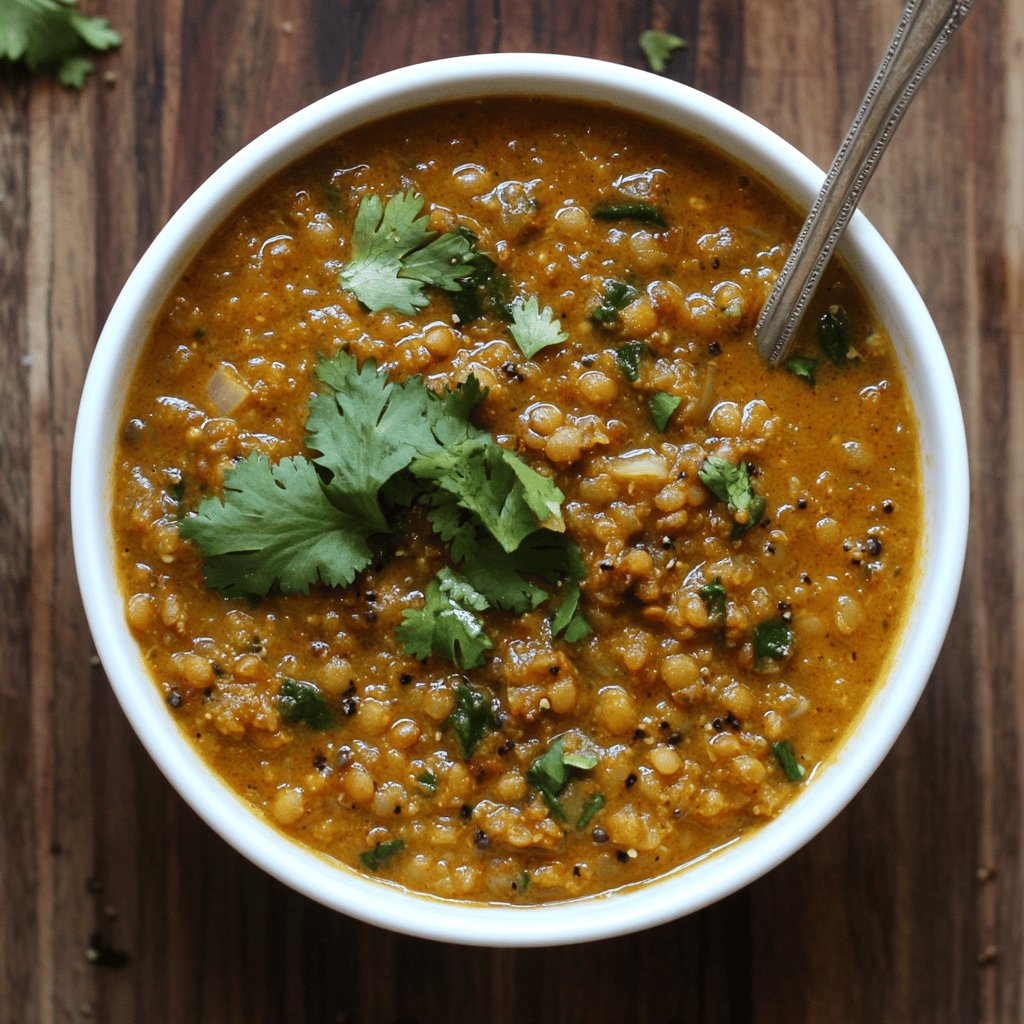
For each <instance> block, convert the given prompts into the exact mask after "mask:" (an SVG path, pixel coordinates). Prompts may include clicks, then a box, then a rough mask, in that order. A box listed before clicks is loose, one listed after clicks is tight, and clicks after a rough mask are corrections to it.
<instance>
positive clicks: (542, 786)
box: [526, 736, 600, 822]
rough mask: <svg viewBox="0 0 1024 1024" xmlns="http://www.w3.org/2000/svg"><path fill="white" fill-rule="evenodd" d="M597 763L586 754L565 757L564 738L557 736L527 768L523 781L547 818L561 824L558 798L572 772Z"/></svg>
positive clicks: (590, 755) (562, 819)
mask: <svg viewBox="0 0 1024 1024" xmlns="http://www.w3.org/2000/svg"><path fill="white" fill-rule="evenodd" d="M599 760H600V758H599V756H598V755H597V754H594V753H591V752H588V751H579V752H576V753H572V754H566V752H565V738H564V737H562V736H559V737H558V738H557V739H555V740H553V741H552V742H551V744H550V745H549V746H548V749H547V750H546V751H545V752H544V753H543V754H541V756H540V757H538V758H537V760H536V761H534V762H533V764H532V765H531V766H530V770H529V771H528V772H527V773H526V781H527V782H529V783H530V785H531V786H534V787H536V788H537V789H538V790H539V791H540V795H541V796H542V797H543V798H544V802H545V803H546V804H547V805H548V810H549V811H550V812H551V817H552V818H555V819H557V820H558V821H562V822H564V821H567V820H568V818H567V817H566V814H565V811H564V810H563V808H562V805H561V803H560V801H559V799H558V797H559V796H560V795H561V793H562V791H563V790H564V789H565V787H566V786H567V785H568V784H569V781H570V779H571V778H572V773H573V771H574V770H575V771H589V770H590V769H591V768H594V767H596V765H597V763H598V761H599Z"/></svg>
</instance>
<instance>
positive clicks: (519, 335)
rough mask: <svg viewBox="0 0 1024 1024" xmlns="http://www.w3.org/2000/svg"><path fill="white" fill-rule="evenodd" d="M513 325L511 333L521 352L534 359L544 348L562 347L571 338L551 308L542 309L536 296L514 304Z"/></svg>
mask: <svg viewBox="0 0 1024 1024" xmlns="http://www.w3.org/2000/svg"><path fill="white" fill-rule="evenodd" d="M511 310H512V323H511V324H510V325H509V331H510V332H511V334H512V337H513V339H514V340H515V343H516V344H517V345H518V346H519V351H520V352H522V353H523V355H524V356H526V358H527V359H532V358H533V356H535V355H536V354H537V353H538V352H539V351H540V350H541V349H542V348H547V347H548V345H561V344H562V342H564V341H566V340H567V339H568V337H569V335H568V334H566V333H565V331H563V330H562V329H561V327H559V324H558V319H557V317H556V316H555V314H554V313H553V312H552V311H551V307H550V306H545V307H544V308H543V309H541V308H540V303H539V302H538V301H537V299H536V296H533V295H531V296H530V297H529V298H528V299H525V300H524V299H518V300H516V301H515V302H513V303H512V306H511Z"/></svg>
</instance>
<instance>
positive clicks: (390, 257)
mask: <svg viewBox="0 0 1024 1024" xmlns="http://www.w3.org/2000/svg"><path fill="white" fill-rule="evenodd" d="M422 210H423V196H421V195H419V194H418V193H416V192H413V191H412V190H410V191H408V192H405V193H402V192H399V193H397V194H395V195H393V196H391V198H390V199H388V201H387V204H386V205H385V203H384V202H383V201H382V200H381V198H380V196H378V195H376V194H373V195H368V196H364V197H363V198H362V200H360V203H359V210H358V212H357V213H356V220H355V227H354V230H353V234H352V250H353V257H352V259H351V260H350V261H349V262H348V263H347V264H346V265H345V266H344V268H343V269H342V271H341V276H340V282H341V286H342V287H343V288H346V289H348V290H349V291H351V292H352V293H353V294H354V295H355V297H356V298H357V299H358V300H359V301H360V302H361V303H362V304H363V305H364V306H366V308H367V309H369V310H371V311H373V312H376V311H378V310H381V309H389V308H390V309H395V310H398V312H400V313H410V314H411V313H415V312H416V311H417V310H418V309H423V308H424V307H425V306H426V305H427V304H428V302H429V299H428V298H427V296H426V295H425V294H424V291H423V289H424V287H425V286H426V285H433V286H434V287H437V288H443V289H444V290H446V291H453V292H457V291H460V290H461V288H462V285H461V283H460V282H461V281H462V280H463V279H464V278H467V277H469V276H470V275H471V274H472V273H473V270H474V267H473V264H472V256H473V248H472V245H471V244H470V242H469V241H468V240H467V239H466V238H464V237H463V236H462V235H459V234H456V233H454V232H446V233H445V234H442V235H438V234H437V232H436V231H431V230H430V227H429V224H430V218H429V217H428V216H426V215H423V216H420V213H421V211H422Z"/></svg>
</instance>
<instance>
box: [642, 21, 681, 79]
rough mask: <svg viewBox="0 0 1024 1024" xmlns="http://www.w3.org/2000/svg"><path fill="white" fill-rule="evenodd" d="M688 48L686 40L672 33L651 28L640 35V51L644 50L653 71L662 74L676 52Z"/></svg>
mask: <svg viewBox="0 0 1024 1024" xmlns="http://www.w3.org/2000/svg"><path fill="white" fill-rule="evenodd" d="M685 48H686V40H685V39H682V38H681V37H679V36H676V35H673V34H672V33H671V32H659V31H658V30H657V29H653V28H649V29H647V31H646V32H641V33H640V49H641V50H643V52H644V56H645V57H646V58H647V63H648V64H650V66H651V70H652V71H656V72H658V74H661V72H663V71H664V70H665V68H666V67H667V66H668V62H669V58H670V57H671V56H672V54H673V53H675V52H676V50H682V49H685Z"/></svg>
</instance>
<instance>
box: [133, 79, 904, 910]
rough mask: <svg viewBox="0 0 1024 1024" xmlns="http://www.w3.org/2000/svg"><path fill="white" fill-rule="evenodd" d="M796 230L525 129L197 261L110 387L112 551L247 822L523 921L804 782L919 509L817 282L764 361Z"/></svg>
mask: <svg viewBox="0 0 1024 1024" xmlns="http://www.w3.org/2000/svg"><path fill="white" fill-rule="evenodd" d="M421 216H422V217H424V218H428V219H427V220H421V219H420V217H421ZM798 226H799V220H798V217H797V214H796V213H795V211H794V210H793V209H791V208H790V206H789V205H788V204H787V203H786V202H785V201H784V200H782V199H781V198H780V197H779V196H778V195H777V194H776V193H775V192H774V191H773V190H772V189H771V188H769V187H768V186H767V185H766V184H765V183H764V182H762V181H761V180H760V179H759V178H758V177H757V176H756V175H755V174H753V173H752V172H750V171H749V170H747V169H745V168H744V167H742V166H740V165H739V164H737V163H736V162H734V161H732V160H731V159H729V158H727V157H725V156H724V155H722V154H720V153H718V152H717V151H715V150H713V149H711V148H709V147H708V146H707V145H706V144H704V143H702V142H700V141H699V140H697V139H693V138H689V137H686V136H682V135H678V134H675V133H673V132H670V131H669V130H667V129H666V128H665V127H663V126H660V125H656V124H653V123H646V122H643V121H640V120H638V119H636V118H635V117H627V116H626V115H624V114H620V113H617V112H615V111H613V110H610V109H606V108H601V107H596V106H586V105H579V104H571V103H561V102H554V101H550V100H541V99H536V100H518V101H515V102H512V101H503V100H482V101H474V102H461V103H457V104H448V105H444V106H440V107H434V108H428V109H425V110H418V111H415V112H412V113H408V114H403V115H401V116H398V117H394V118H391V119H388V120H385V121H381V122H379V123H376V124H374V125H371V126H369V127H366V128H362V129H359V130H357V131H355V132H352V133H350V134H348V135H346V136H345V137H344V138H342V139H340V140H338V141H336V142H334V143H332V144H330V145H328V146H326V147H324V148H323V149H321V150H318V151H317V152H316V153H314V154H313V155H311V156H310V157H308V158H306V159H304V160H302V161H301V162H299V163H298V164H296V165H294V166H292V167H291V168H289V169H287V170H286V171H285V172H283V173H282V174H280V175H278V176H277V177H276V178H275V179H274V180H273V181H272V182H271V183H270V184H269V185H268V186H266V187H265V188H264V189H263V190H262V191H261V192H259V193H258V194H257V195H255V196H254V197H252V198H251V199H249V200H248V201H246V202H245V203H244V204H243V206H242V207H241V208H240V209H239V210H238V211H236V213H235V214H234V215H232V217H231V218H230V219H229V220H228V221H227V223H225V224H224V225H223V226H222V227H221V228H220V229H219V230H218V231H217V232H216V233H215V235H214V236H213V238H212V240H211V241H210V242H209V243H208V244H207V246H206V247H205V249H204V250H203V251H202V252H201V253H200V254H199V255H198V256H197V257H196V258H195V259H194V260H193V261H192V263H191V265H190V266H189V267H188V269H187V270H186V272H185V273H184V275H183V276H182V278H181V280H180V281H179V282H178V284H177V285H176V286H175V288H174V289H173V291H172V293H171V295H170V297H169V299H168V300H167V302H166V304H165V306H164V308H163V310H162V312H161V313H160V315H159V317H158V318H157V321H156V323H155V325H154V328H153V331H152V335H151V337H150V339H149V340H148V343H147V346H146V348H145V350H144V353H143V356H142V358H141V360H140V363H139V365H138V367H137V369H136V372H135V375H134V379H133V380H132V382H131V385H130V387H129V389H128V393H127V398H126V402H125V408H124V424H123V429H122V434H121V440H120V442H119V446H118V452H117V459H116V467H115V478H114V492H115V493H114V509H113V521H114V529H115V536H116V537H117V540H118V558H119V571H120V575H121V580H122V586H123V592H124V598H125V602H126V614H127V619H128V623H129V625H130V627H131V629H132V630H133V632H134V634H135V636H136V637H137V639H138V641H139V643H140V645H141V648H142V650H143V653H144V656H145V658H146V660H147V662H148V664H149V666H150V669H151V671H152V674H153V678H154V680H155V683H156V685H158V686H159V687H161V688H162V690H163V692H164V694H165V696H166V700H167V704H168V706H169V713H170V714H172V715H174V716H175V717H176V719H177V720H178V722H179V724H180V727H181V728H182V730H184V732H185V733H186V734H187V735H188V736H190V737H191V740H192V743H193V745H194V747H195V748H196V750H197V751H198V752H199V754H200V755H201V756H202V757H203V758H204V759H205V761H206V762H207V764H209V765H210V766H211V768H212V769H213V770H214V771H215V772H216V773H217V774H218V775H220V776H221V777H222V778H223V779H224V780H225V781H226V782H227V783H228V784H229V785H230V786H231V787H232V788H233V789H234V790H235V791H236V792H237V793H238V794H239V796H240V797H241V798H242V799H243V800H245V801H247V802H248V803H249V804H251V805H252V807H253V809H254V812H255V813H257V814H259V815H261V816H263V817H264V818H265V819H266V820H267V821H268V822H269V823H271V824H272V825H274V826H275V827H277V828H278V829H280V830H281V831H282V832H284V833H285V834H286V835H288V836H290V837H292V838H293V839H295V840H297V841H299V842H301V843H304V844H306V845H307V846H309V847H311V848H313V849H315V850H317V851H319V852H320V853H321V854H323V855H325V856H327V857H330V858H333V859H335V860H336V861H337V862H339V863H341V864H344V865H348V866H349V867H351V868H353V869H355V870H357V871H360V872H364V873H368V874H372V875H375V876H376V877H379V878H381V879H384V880H388V881H391V882H394V883H399V884H401V885H404V886H407V887H409V888H412V889H415V890H418V891H421V892H425V893H429V894H432V895H435V896H440V897H449V898H458V899H466V900H474V901H496V902H515V903H536V902H547V901H552V900H560V899H570V898H574V897H579V896H585V895H589V894H593V893H597V892H602V891H606V890H610V889H614V888H618V887H621V886H624V885H628V884H630V883H635V882H639V881H642V880H645V879H649V878H652V877H655V876H658V875H661V874H664V873H665V872H667V871H670V870H671V869H673V868H676V867H678V866H680V865H683V864H685V863H687V862H689V861H692V860H693V859H695V858H697V857H700V856H703V855H704V854H706V853H708V852H709V851H712V850H714V849H716V848H719V847H721V846H723V845H725V844H727V843H730V842H732V841H733V840H735V839H736V838H738V837H740V836H742V835H743V834H744V833H746V832H748V831H749V830H750V829H752V828H754V827H756V825H757V824H758V823H759V822H762V821H765V820H767V819H770V818H772V817H774V816H775V815H777V814H778V813H779V812H780V811H781V810H782V809H783V808H784V806H785V805H786V803H787V801H789V800H791V799H792V798H793V797H794V796H795V795H796V793H798V792H799V790H800V788H801V787H802V786H804V785H806V784H807V783H808V781H809V780H810V778H811V776H812V775H813V774H814V771H815V769H816V767H817V766H818V765H820V764H821V763H822V762H823V761H824V760H825V759H827V758H828V757H829V756H830V754H832V753H833V752H834V751H835V750H836V749H837V747H838V745H839V744H840V743H841V742H842V739H843V737H844V734H845V733H846V732H847V731H848V730H849V729H850V727H851V725H852V724H853V723H854V721H855V720H856V718H857V716H858V715H859V713H860V711H861V709H862V708H863V707H864V705H865V702H866V701H867V699H868V698H869V697H870V695H871V693H872V692H873V689H874V687H875V685H876V682H877V680H878V679H879V678H880V677H881V675H882V673H883V671H884V668H885V664H886V661H887V658H888V656H889V654H890V652H891V649H892V646H893V645H894V644H895V643H896V642H897V641H898V639H899V636H900V633H901V627H902V624H903V618H904V609H905V607H906V606H907V604H908V603H909V595H910V589H911V587H912V584H913V581H914V576H915V567H916V559H917V554H918V551H917V535H918V533H919V529H920V523H921V517H922V510H921V497H920V467H919V452H918V443H917V433H916V426H915V424H914V420H913V415H912V412H911V409H910V404H909V400H908V398H907V395H906V392H905V388H904V383H903V377H902V373H901V371H900V368H899V365H898V363H897V361H896V359H895V356H894V354H893V351H892V347H891V344H890V341H889V339H888V337H887V336H886V334H885V332H884V330H883V329H882V327H881V326H880V325H879V324H878V323H877V322H876V321H875V320H874V318H873V315H872V313H871V310H870V309H869V308H868V306H867V304H866V302H865V300H864V297H863V295H862V294H861V293H860V291H859V290H858V288H857V286H856V284H855V282H853V281H852V280H851V278H850V277H849V275H847V274H846V273H845V271H844V270H843V268H842V266H841V265H839V263H838V262H837V261H833V266H832V268H831V269H830V271H829V274H828V277H827V279H826V281H825V283H824V284H823V286H822V288H821V289H820V291H819V295H818V298H817V300H816V302H817V306H816V308H815V309H814V310H813V311H812V314H813V315H811V316H809V317H808V320H807V325H806V327H805V328H804V333H803V334H802V336H801V338H800V340H799V343H798V346H797V351H798V353H799V354H798V355H797V356H795V357H794V358H793V359H792V360H790V362H789V363H788V364H787V367H786V368H785V369H780V370H774V371H770V370H768V369H766V368H765V367H764V366H763V365H762V364H761V362H760V361H759V358H758V356H757V352H756V350H755V348H754V345H753V342H752V330H753V325H754V322H755V321H756V318H757V314H758V312H759V310H760V308H761V305H762V303H763V301H764V299H765V297H766V295H767V292H768V290H769V289H770V287H771V284H772V282H773V280H774V278H775V276H776V273H777V271H778V269H779V268H780V267H781V265H782V262H783V261H784V258H785V255H786V252H787V246H788V240H790V239H792V238H793V237H795V234H796V230H797V228H798Z"/></svg>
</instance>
